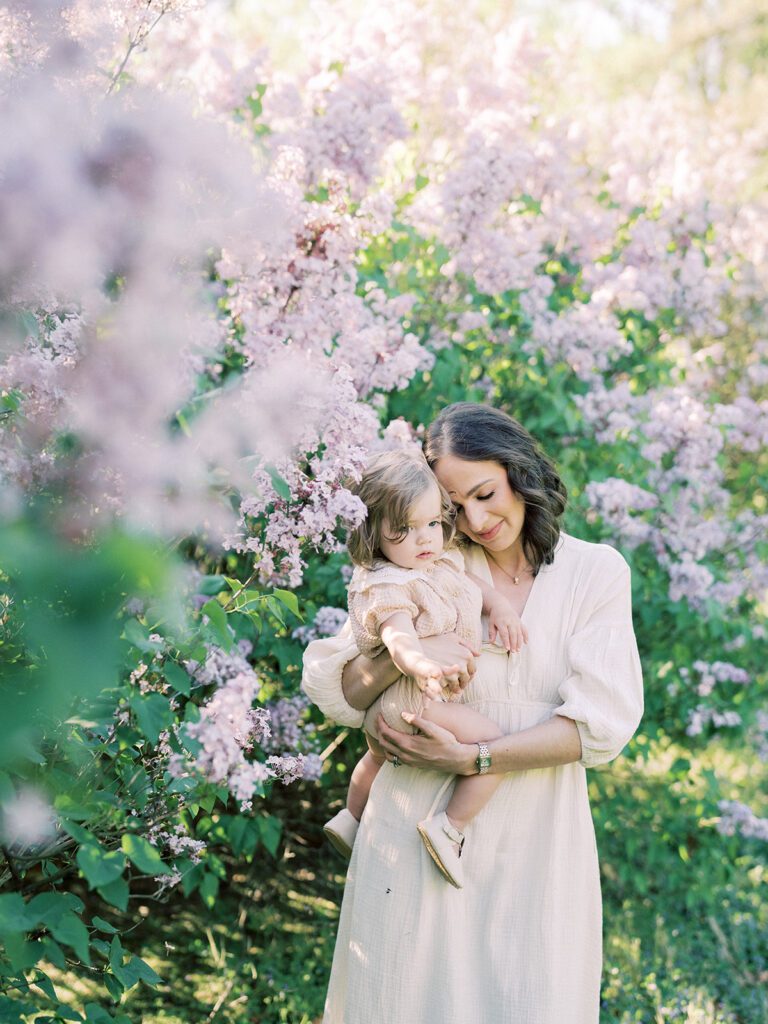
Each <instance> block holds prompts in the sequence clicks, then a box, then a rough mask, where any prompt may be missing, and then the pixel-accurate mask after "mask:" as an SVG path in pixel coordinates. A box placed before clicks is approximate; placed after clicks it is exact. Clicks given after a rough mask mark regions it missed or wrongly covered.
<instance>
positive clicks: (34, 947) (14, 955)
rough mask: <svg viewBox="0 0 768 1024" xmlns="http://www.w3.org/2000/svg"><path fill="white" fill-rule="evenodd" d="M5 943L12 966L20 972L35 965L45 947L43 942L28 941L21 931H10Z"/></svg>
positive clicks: (6, 952) (4, 940)
mask: <svg viewBox="0 0 768 1024" xmlns="http://www.w3.org/2000/svg"><path fill="white" fill-rule="evenodd" d="M3 945H4V946H5V954H6V956H7V957H8V960H9V961H10V964H11V967H12V968H13V970H14V971H18V972H21V971H28V970H30V969H31V968H32V967H34V966H35V964H36V963H37V961H38V960H39V959H40V956H41V955H42V951H43V949H44V948H45V947H44V945H43V943H42V942H27V940H26V939H25V938H24V937H23V936H22V935H21V934H20V933H19V932H15V933H14V932H8V933H7V934H6V935H5V937H4V939H3Z"/></svg>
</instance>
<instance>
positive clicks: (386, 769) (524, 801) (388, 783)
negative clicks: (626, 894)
mask: <svg viewBox="0 0 768 1024" xmlns="http://www.w3.org/2000/svg"><path fill="white" fill-rule="evenodd" d="M465 557H466V561H467V567H468V568H469V569H470V570H471V571H472V572H474V573H475V574H477V575H478V576H480V577H481V578H482V579H485V580H487V581H488V583H490V584H491V585H493V580H492V578H491V574H490V570H489V568H488V563H487V561H486V557H485V553H484V551H483V549H482V548H480V547H470V548H469V549H468V550H467V553H466V555H465ZM522 618H523V622H524V623H525V625H526V626H527V628H528V632H529V642H528V644H527V645H526V646H525V648H524V649H523V650H522V651H521V652H520V654H517V655H509V654H507V652H506V651H505V650H504V649H503V648H500V647H497V646H495V645H492V644H489V643H488V642H487V621H486V620H485V618H484V620H483V621H484V628H483V634H484V641H483V645H482V653H481V655H480V658H479V664H478V670H477V674H476V675H475V677H474V678H473V679H472V681H471V683H470V684H469V686H468V687H467V688H466V689H465V690H464V692H463V697H462V699H463V701H464V703H466V704H468V705H469V706H470V707H473V708H476V709H477V710H478V711H480V712H482V713H483V714H484V715H487V716H488V717H489V718H491V719H493V720H494V721H495V722H498V724H499V725H500V726H501V728H502V729H503V730H504V732H505V733H508V734H509V733H516V732H519V731H520V730H521V729H527V728H529V727H530V726H533V725H536V724H538V723H539V722H546V721H547V719H549V718H551V717H552V716H553V715H563V716H565V717H566V718H570V719H572V720H573V721H574V722H575V723H576V726H577V728H578V730H579V736H580V738H581V749H582V757H581V761H579V762H574V763H572V764H564V765H559V766H557V767H552V768H540V769H536V770H529V771H514V772H509V774H507V775H506V776H505V777H504V780H503V782H502V784H501V785H500V786H499V788H498V790H497V791H496V793H495V794H494V796H493V799H491V800H490V801H489V802H488V803H487V804H486V806H485V807H484V808H483V809H482V811H480V813H479V814H478V815H477V817H476V818H475V819H474V821H473V822H472V823H471V825H470V826H469V827H468V834H467V845H466V848H465V852H464V855H463V857H462V859H463V860H465V864H464V888H463V889H455V888H454V887H453V886H451V885H446V884H445V880H444V879H443V878H441V877H440V875H439V874H438V872H437V871H435V870H434V864H433V863H432V861H431V859H430V857H429V854H428V853H427V851H426V850H425V849H424V845H423V843H422V842H421V839H420V837H419V834H418V832H417V831H416V823H417V822H418V821H421V820H422V818H426V817H428V816H429V814H430V813H434V811H436V810H437V811H439V810H443V809H444V807H445V805H446V804H447V802H448V799H449V796H450V784H451V782H452V778H451V777H450V776H446V775H444V774H441V773H440V772H434V771H428V770H426V769H422V768H409V767H408V766H407V765H401V766H400V767H399V768H393V767H392V765H391V764H389V763H387V764H385V765H384V766H383V767H382V769H381V771H380V772H379V773H378V775H377V776H376V779H375V781H374V783H373V786H372V788H371V794H370V798H369V800H368V804H367V805H366V808H365V813H364V814H363V819H362V821H361V823H360V830H359V832H358V833H357V838H356V839H355V845H354V849H353V852H352V859H351V861H350V864H349V871H348V874H347V881H346V886H345V889H344V901H343V903H342V907H341V917H340V919H339V929H338V935H337V938H336V951H335V954H334V958H333V967H332V968H331V977H330V983H329V986H328V997H327V1000H326V1005H325V1015H324V1017H323V1022H324V1024H598V1019H599V1016H600V1009H599V1006H600V973H601V966H602V949H601V947H602V928H601V925H602V916H601V915H602V906H601V897H600V873H599V869H598V860H597V847H596V844H595V831H594V826H593V824H592V816H591V813H590V808H589V798H588V795H587V773H586V769H587V768H591V767H593V766H594V765H600V764H604V763H605V762H606V761H610V760H611V759H612V758H614V757H616V756H617V754H619V753H620V751H621V749H622V747H623V746H624V745H625V744H626V743H627V741H628V740H629V739H630V737H631V736H632V734H633V733H634V731H635V729H636V728H637V725H638V722H639V721H640V716H641V714H642V708H643V691H642V676H641V672H640V662H639V659H638V655H637V646H636V644H635V637H634V633H633V631H632V610H631V590H630V578H629V569H628V567H627V564H626V562H625V561H624V559H623V558H622V557H621V555H620V554H619V553H618V552H617V551H615V550H614V549H613V548H611V547H608V546H607V545H604V544H588V543H585V542H584V541H581V540H577V539H576V538H574V537H569V536H565V535H561V538H560V542H559V543H558V546H557V550H556V551H555V558H554V562H553V564H552V565H548V566H544V567H542V569H541V571H540V572H539V574H538V576H537V577H536V579H535V580H534V583H533V587H532V589H531V592H530V595H529V597H528V602H527V604H526V606H525V609H524V611H523V616H522ZM356 654H357V647H356V645H355V643H354V640H353V638H352V634H351V631H350V629H349V628H348V627H345V628H344V630H342V632H341V633H340V634H339V636H338V637H329V638H328V639H322V640H316V641H314V642H313V643H312V644H310V645H309V647H308V648H307V651H306V652H305V658H304V677H303V686H304V690H305V692H306V693H307V695H308V696H309V698H310V699H311V700H312V701H314V703H316V704H317V705H318V706H319V707H320V708H321V709H322V710H323V711H324V712H325V713H326V714H327V715H328V716H329V717H331V718H334V719H336V720H337V721H340V722H342V723H343V724H345V725H350V726H355V725H357V726H359V725H361V724H362V721H363V714H362V713H361V712H359V711H356V709H355V708H353V707H351V705H350V704H348V703H347V701H346V700H345V699H344V693H343V690H342V688H341V674H342V670H343V668H344V665H345V664H346V663H347V662H348V661H349V660H350V659H351V658H353V657H355V655H356Z"/></svg>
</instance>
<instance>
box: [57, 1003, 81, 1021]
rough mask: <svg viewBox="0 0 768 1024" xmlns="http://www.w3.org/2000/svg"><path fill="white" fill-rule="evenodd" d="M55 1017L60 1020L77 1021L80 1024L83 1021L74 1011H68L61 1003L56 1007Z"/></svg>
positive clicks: (68, 1008)
mask: <svg viewBox="0 0 768 1024" xmlns="http://www.w3.org/2000/svg"><path fill="white" fill-rule="evenodd" d="M56 1016H57V1017H60V1018H61V1019H62V1020H76V1021H79V1022H80V1024H82V1021H83V1018H82V1017H81V1016H80V1014H79V1013H78V1012H77V1011H76V1010H72V1009H70V1007H68V1006H65V1005H64V1004H63V1003H59V1005H58V1006H57V1007H56Z"/></svg>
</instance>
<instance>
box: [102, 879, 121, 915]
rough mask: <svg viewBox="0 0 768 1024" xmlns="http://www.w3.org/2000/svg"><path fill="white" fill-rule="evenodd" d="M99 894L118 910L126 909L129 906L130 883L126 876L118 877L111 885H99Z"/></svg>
mask: <svg viewBox="0 0 768 1024" xmlns="http://www.w3.org/2000/svg"><path fill="white" fill-rule="evenodd" d="M98 891H99V895H100V896H101V897H102V898H103V899H105V900H106V901H107V903H109V904H110V906H113V907H117V909H118V910H126V909H127V907H128V883H127V882H126V880H125V879H124V878H116V879H115V881H114V882H110V883H109V885H100V886H99V890H98Z"/></svg>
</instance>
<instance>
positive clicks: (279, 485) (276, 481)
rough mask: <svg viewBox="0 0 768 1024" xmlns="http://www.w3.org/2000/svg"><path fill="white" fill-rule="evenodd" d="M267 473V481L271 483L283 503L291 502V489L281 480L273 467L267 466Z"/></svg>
mask: <svg viewBox="0 0 768 1024" xmlns="http://www.w3.org/2000/svg"><path fill="white" fill-rule="evenodd" d="M266 469H267V472H268V473H269V479H270V480H271V481H272V486H273V487H274V488H275V493H276V494H278V495H279V497H281V498H282V499H283V501H290V500H291V488H290V487H289V486H288V484H287V483H286V482H285V480H283V478H282V477H281V476H280V474H279V473H278V472H277V470H276V469H275V468H274V466H267V467H266Z"/></svg>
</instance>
